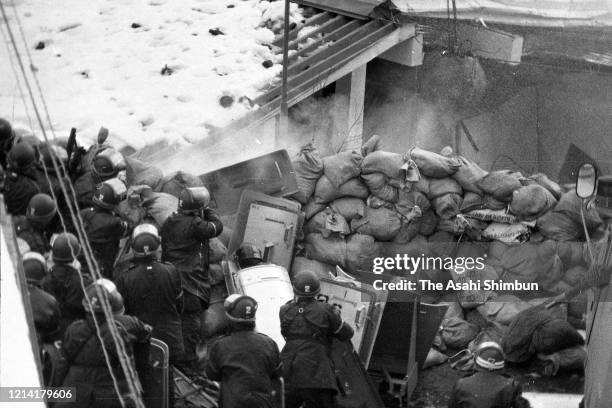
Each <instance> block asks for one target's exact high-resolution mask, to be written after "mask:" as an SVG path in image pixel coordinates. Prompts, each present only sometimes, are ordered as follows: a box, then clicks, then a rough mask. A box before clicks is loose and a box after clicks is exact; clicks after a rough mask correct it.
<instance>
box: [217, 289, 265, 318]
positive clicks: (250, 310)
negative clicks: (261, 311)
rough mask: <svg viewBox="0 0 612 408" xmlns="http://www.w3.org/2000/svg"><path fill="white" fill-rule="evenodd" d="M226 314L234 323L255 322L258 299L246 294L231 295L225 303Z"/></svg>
mask: <svg viewBox="0 0 612 408" xmlns="http://www.w3.org/2000/svg"><path fill="white" fill-rule="evenodd" d="M223 305H224V306H225V316H226V317H227V318H228V319H229V320H230V321H231V322H234V323H246V322H255V313H256V312H257V301H256V300H255V299H253V298H252V297H250V296H246V295H230V296H228V297H227V299H225V302H224V303H223Z"/></svg>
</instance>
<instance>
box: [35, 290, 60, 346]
mask: <svg viewBox="0 0 612 408" xmlns="http://www.w3.org/2000/svg"><path fill="white" fill-rule="evenodd" d="M28 291H29V293H30V305H31V306H32V315H33V317H34V326H35V327H36V333H37V334H38V341H39V342H40V343H52V342H54V341H55V340H57V339H58V334H59V324H60V309H59V305H58V303H57V301H56V300H55V298H54V297H53V296H52V295H50V294H49V293H47V292H45V291H44V290H42V289H41V288H39V287H38V286H36V285H35V284H33V283H29V282H28Z"/></svg>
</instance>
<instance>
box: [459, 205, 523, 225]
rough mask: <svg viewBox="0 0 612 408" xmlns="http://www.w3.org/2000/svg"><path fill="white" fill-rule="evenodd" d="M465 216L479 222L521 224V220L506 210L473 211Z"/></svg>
mask: <svg viewBox="0 0 612 408" xmlns="http://www.w3.org/2000/svg"><path fill="white" fill-rule="evenodd" d="M465 216H466V217H468V218H474V219H477V220H482V221H492V222H497V223H505V224H516V223H518V222H519V219H518V218H517V217H516V216H514V215H512V214H508V213H507V212H505V211H504V210H490V209H483V210H473V211H470V212H468V213H466V214H465Z"/></svg>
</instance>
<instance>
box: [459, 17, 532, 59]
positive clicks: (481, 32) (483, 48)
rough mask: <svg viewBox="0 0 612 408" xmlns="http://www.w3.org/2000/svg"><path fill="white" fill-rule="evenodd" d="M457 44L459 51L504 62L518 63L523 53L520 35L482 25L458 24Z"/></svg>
mask: <svg viewBox="0 0 612 408" xmlns="http://www.w3.org/2000/svg"><path fill="white" fill-rule="evenodd" d="M457 44H458V46H459V49H460V50H461V51H464V52H466V51H469V52H471V53H472V54H474V55H476V56H479V57H482V58H490V59H496V60H501V61H506V62H513V63H519V62H521V56H522V54H523V37H522V36H520V35H516V34H512V33H508V32H505V31H502V30H497V29H491V28H487V27H482V26H474V25H468V24H458V25H457Z"/></svg>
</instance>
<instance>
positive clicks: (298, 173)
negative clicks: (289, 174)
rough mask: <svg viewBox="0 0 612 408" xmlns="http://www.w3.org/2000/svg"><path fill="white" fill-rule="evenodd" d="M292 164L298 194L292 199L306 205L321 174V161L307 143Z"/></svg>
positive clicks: (310, 144) (316, 151) (311, 146)
mask: <svg viewBox="0 0 612 408" xmlns="http://www.w3.org/2000/svg"><path fill="white" fill-rule="evenodd" d="M292 164H293V169H294V170H295V178H296V181H297V187H298V192H297V193H295V194H294V195H293V197H294V198H295V199H296V200H297V201H299V202H300V203H302V204H306V203H307V202H308V199H309V198H310V196H312V194H313V193H314V190H315V186H316V184H317V181H318V180H319V178H320V177H321V175H322V174H323V161H322V160H321V157H320V156H319V151H318V150H317V149H316V148H315V147H314V146H313V145H312V143H308V144H307V145H304V146H302V147H301V149H300V151H299V153H298V154H297V155H296V157H295V159H294V160H293V161H292Z"/></svg>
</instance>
